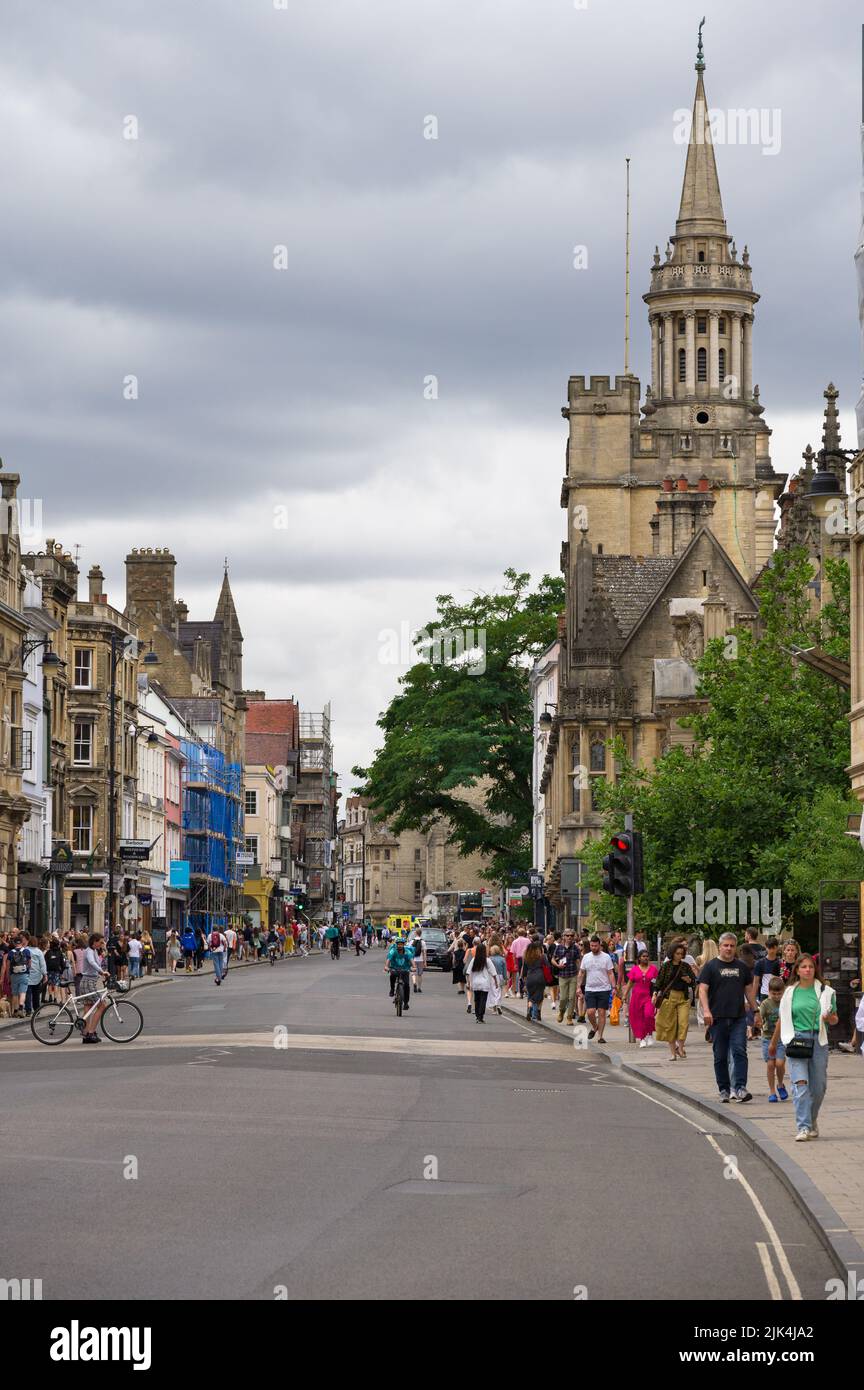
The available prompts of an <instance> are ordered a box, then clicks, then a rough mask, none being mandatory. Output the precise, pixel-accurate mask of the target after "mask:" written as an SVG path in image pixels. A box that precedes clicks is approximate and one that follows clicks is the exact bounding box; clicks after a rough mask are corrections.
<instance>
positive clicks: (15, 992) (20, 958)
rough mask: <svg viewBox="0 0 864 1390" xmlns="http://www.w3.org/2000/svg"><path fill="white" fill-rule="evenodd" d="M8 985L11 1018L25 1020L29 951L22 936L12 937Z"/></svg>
mask: <svg viewBox="0 0 864 1390" xmlns="http://www.w3.org/2000/svg"><path fill="white" fill-rule="evenodd" d="M8 969H9V984H10V987H11V990H12V1017H13V1018H25V1017H26V1014H25V1012H24V1004H25V1001H26V999H27V987H28V982H29V979H30V950H29V947H28V945H27V942H26V939H25V938H24V937H23V936H17V937H13V939H12V949H11V950H10V951H9V953H8Z"/></svg>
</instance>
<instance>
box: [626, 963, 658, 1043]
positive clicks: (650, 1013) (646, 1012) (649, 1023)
mask: <svg viewBox="0 0 864 1390" xmlns="http://www.w3.org/2000/svg"><path fill="white" fill-rule="evenodd" d="M656 979H657V966H656V965H652V964H651V957H650V956H649V954H648V952H647V951H640V952H639V958H638V960H637V962H636V964H635V965H634V966H633V968H632V970H631V971H630V974H629V975H628V976H627V984H626V986H625V988H624V998H623V1001H622V1002H623V1003H624V1004H626V1003H627V1000H628V998H630V996H631V995H632V998H630V1027H631V1028H632V1029H633V1036H634V1038H635V1039H636V1041H637V1042H638V1044H639V1046H640V1047H650V1046H651V1044H652V1043H653V1041H654V1039H653V1038H652V1037H651V1034H652V1033H653V1032H654V1005H653V1004H652V1003H651V981H652V980H656Z"/></svg>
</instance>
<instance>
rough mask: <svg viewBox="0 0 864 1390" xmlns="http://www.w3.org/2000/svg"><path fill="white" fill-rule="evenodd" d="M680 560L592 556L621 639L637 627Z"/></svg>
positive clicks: (627, 556)
mask: <svg viewBox="0 0 864 1390" xmlns="http://www.w3.org/2000/svg"><path fill="white" fill-rule="evenodd" d="M680 559H681V556H680V555H646V556H644V557H643V558H642V559H637V558H636V557H634V556H633V555H595V556H594V573H595V574H599V576H600V578H601V580H602V583H603V588H604V589H605V591H606V595H607V597H608V599H609V602H610V603H611V605H612V609H613V612H614V614H615V617H616V618H617V620H618V626H619V627H620V629H621V633H622V636H624V637H626V636H627V635H628V634H629V633H630V632H631V631H632V629H633V628H634V627H635V626H636V623H637V622H638V620H639V618H641V616H642V614H643V613H644V612H645V609H646V608H647V607H648V606H649V604H650V603H652V602H653V600H654V598H655V597H656V595H657V594H658V593H659V591H660V590H661V589H662V587H663V585H664V584H665V583H666V581H667V579H668V578H669V576H670V575H671V573H672V571H673V570H674V569H675V568H676V566H677V565H678V562H679V561H680Z"/></svg>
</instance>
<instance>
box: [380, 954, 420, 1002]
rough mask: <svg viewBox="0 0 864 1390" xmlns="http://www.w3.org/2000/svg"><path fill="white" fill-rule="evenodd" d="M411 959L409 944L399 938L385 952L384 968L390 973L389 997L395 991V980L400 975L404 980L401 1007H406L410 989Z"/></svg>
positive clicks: (412, 957)
mask: <svg viewBox="0 0 864 1390" xmlns="http://www.w3.org/2000/svg"><path fill="white" fill-rule="evenodd" d="M413 960H414V951H413V949H412V948H411V947H410V946H406V945H405V942H404V941H402V940H401V938H400V940H399V941H397V942H396V943H395V944H394V945H393V946H391V947H390V950H389V951H388V952H387V967H386V968H387V970H388V971H389V973H390V998H391V999H392V998H393V995H394V994H395V992H396V981H397V980H398V979H399V978H400V976H401V977H402V979H403V980H404V982H405V987H404V989H403V991H402V997H403V999H404V1003H403V1006H402V1007H403V1008H405V1009H407V1008H408V1000H409V998H410V994H411V991H410V989H409V988H408V982H409V977H410V974H411V964H412V962H413Z"/></svg>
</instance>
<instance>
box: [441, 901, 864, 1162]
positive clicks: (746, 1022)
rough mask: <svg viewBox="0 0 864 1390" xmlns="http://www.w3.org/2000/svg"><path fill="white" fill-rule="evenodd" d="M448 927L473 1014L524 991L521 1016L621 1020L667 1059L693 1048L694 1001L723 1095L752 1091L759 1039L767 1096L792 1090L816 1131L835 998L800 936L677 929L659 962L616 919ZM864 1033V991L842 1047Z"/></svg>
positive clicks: (799, 1130)
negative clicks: (628, 949)
mask: <svg viewBox="0 0 864 1390" xmlns="http://www.w3.org/2000/svg"><path fill="white" fill-rule="evenodd" d="M449 934H450V936H451V944H450V957H451V960H452V972H451V978H452V982H453V984H454V986H455V987H456V993H457V994H458V995H459V996H463V997H465V999H466V1011H467V1012H469V1013H470V1012H472V1010H473V1012H474V1015H475V1017H476V1019H477V1021H478V1022H483V1021H485V1016H486V1009H487V1005H488V1004H491V1005H492V1007H493V1009H494V1010H495V1011H496V1012H498V1013H500V1012H501V1007H500V1003H501V999H502V998H503V999H516V998H518V999H520V1000H524V1001H525V1005H526V1015H525V1016H526V1018H527V1019H528V1020H529V1021H533V1022H536V1023H539V1022H541V1020H542V1013H543V1009H544V1007H545V1006H546V1005H547V1003H548V1004H549V1005H550V1006H551V1009H552V1010H553V1012H554V1016H555V1018H556V1020H557V1022H558V1023H562V1024H566V1025H568V1026H571V1025H579V1024H584V1025H587V1027H588V1033H587V1040H588V1041H591V1040H593V1041H594V1042H595V1043H596V1044H599V1045H604V1046H605V1045H606V1044H607V1038H606V1036H605V1034H606V1030H607V1028H608V1027H610V1026H618V1025H619V1024H621V1023H626V1024H627V1025H629V1028H630V1031H631V1033H632V1037H633V1041H634V1045H635V1046H637V1047H639V1048H646V1047H651V1046H653V1044H654V1043H655V1042H658V1043H665V1044H666V1045H667V1047H668V1054H669V1055H668V1060H669V1061H670V1062H679V1061H682V1060H683V1061H686V1060H687V1049H686V1043H687V1036H688V1032H689V1030H690V1027H691V1019H692V1015H693V1011H694V1009H695V1016H696V1020H697V1024H698V1026H699V1028H700V1029H701V1028H704V1029H705V1040H706V1041H707V1042H710V1043H711V1047H712V1056H713V1065H714V1076H715V1081H716V1084H717V1090H718V1095H719V1099H720V1101H721V1102H722V1103H724V1104H727V1103H728V1102H730V1101H737V1102H738V1103H739V1104H746V1103H747V1102H749V1101H751V1100H752V1099H753V1096H752V1093H751V1091H750V1090H748V1081H749V1066H748V1051H747V1044H748V1042H752V1043H754V1044H759V1045H760V1047H761V1053H762V1059H763V1061H764V1064H765V1078H766V1085H767V1094H768V1101H769V1103H770V1104H774V1105H778V1104H782V1103H783V1102H784V1101H788V1100H790V1098H791V1101H792V1109H793V1111H794V1115H795V1125H796V1136H795V1137H796V1140H797V1141H798V1142H804V1141H806V1140H812V1139H818V1137H819V1123H818V1121H819V1114H820V1109H821V1107H822V1105H823V1102H824V1098H825V1094H826V1090H827V1077H828V1055H829V1039H828V1032H827V1030H828V1028H830V1027H832V1026H833V1025H835V1024H836V1023H837V1021H838V1015H837V1000H836V994H835V991H834V990H833V989H832V988H831V987H830V986H829V985H827V984H826V983H825V981H824V979H823V978H822V975H821V972H820V967H819V960H818V957H817V956H813V955H810V954H808V953H806V952H802V951H801V948H800V946H799V944H798V943H797V942H796V941H787V942H784V943H781V942H780V941H779V939H778V938H776V937H769V938H768V939H767V942H765V943H762V942H761V941H760V940H759V933H758V931H757V930H756V929H755V928H752V927H748V928H747V930H746V932H745V936H744V941H743V942H741V943H740V944H739V940H738V937H737V935H736V934H735V933H734V932H724V933H723V934H722V935H721V936H720V938H719V940H717V941H715V940H714V939H713V938H706V939H705V940H704V941H699V942H698V943H697V942H696V941H693V942H688V941H687V940H685V939H684V938H683V937H672V938H671V939H670V940H669V941H668V942H667V945H666V948H665V952H662V953H661V954H662V955H663V959H662V960H661V961H660V964H659V965H657V964H655V963H653V962H652V959H651V952H650V951H649V949H648V946H647V944H646V942H645V941H643V940H642V939H641V938H640V937H639V936H638V934H637V937H636V940H635V952H636V959H635V962H634V963H633V964H631V965H629V966H628V965H627V964H626V962H625V944H624V940H623V936H622V933H621V932H620V931H618V930H612V931H608V932H604V933H603V934H600V933H595V934H593V935H589V934H588V933H583V934H582V935H581V936H577V933H576V932H575V931H574V930H572V929H568V930H566V931H564V932H549V933H548V934H546V935H545V936H543V935H542V934H540V933H538V932H537V931H534V930H532V929H531V928H530V927H528V926H516V927H502V926H500V925H484V926H480V925H476V926H475V925H470V926H465V927H462V928H459V927H454V928H451V929H450V931H449ZM691 951H693V952H697V954H695V955H694V954H691ZM856 983H857V982H856ZM862 1035H864V1001H862V1002H861V1004H860V1005H859V1009H858V1014H857V1017H856V1031H855V1032H854V1033H853V1037H852V1039H851V1041H849V1042H843V1043H840V1044H839V1047H840V1048H841V1049H842V1050H843V1051H847V1052H849V1051H852V1050H854V1049H855V1048H856V1047H857V1046H858V1045H859V1043H860V1041H861V1036H862ZM861 1051H862V1054H864V1045H862V1046H861ZM787 1083H788V1086H787Z"/></svg>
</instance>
